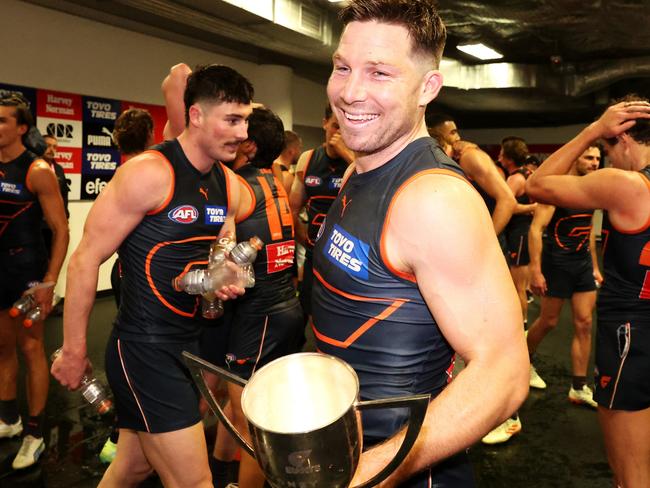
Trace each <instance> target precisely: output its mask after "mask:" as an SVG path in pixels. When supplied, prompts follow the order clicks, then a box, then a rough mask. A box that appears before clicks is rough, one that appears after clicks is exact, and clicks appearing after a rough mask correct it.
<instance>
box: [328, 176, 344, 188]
mask: <svg viewBox="0 0 650 488" xmlns="http://www.w3.org/2000/svg"><path fill="white" fill-rule="evenodd" d="M328 186H329V188H330V190H340V189H341V186H343V178H341V177H334V176H333V177H331V178H330V181H329V185H328Z"/></svg>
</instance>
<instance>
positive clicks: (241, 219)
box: [235, 173, 257, 224]
mask: <svg viewBox="0 0 650 488" xmlns="http://www.w3.org/2000/svg"><path fill="white" fill-rule="evenodd" d="M235 175H236V176H237V178H238V181H239V182H240V183H242V184H243V185H244V188H246V189H247V190H248V193H250V195H251V206H250V207H249V208H248V210H246V213H244V215H242V216H241V217H238V218H236V219H235V224H239V223H240V222H243V221H244V220H246V219H247V218H248V217H250V216H251V214H252V213H253V210H255V205H256V204H257V200H256V199H255V192H254V191H253V189H252V188H251V186H250V185H249V184H248V182H247V181H246V180H245V179H244V178H242V177H241V176H239V175H238V174H237V173H235Z"/></svg>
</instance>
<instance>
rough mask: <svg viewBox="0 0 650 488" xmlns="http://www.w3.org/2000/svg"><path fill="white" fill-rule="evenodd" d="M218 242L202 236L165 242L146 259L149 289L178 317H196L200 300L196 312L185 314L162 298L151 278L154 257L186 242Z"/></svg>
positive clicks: (150, 252)
mask: <svg viewBox="0 0 650 488" xmlns="http://www.w3.org/2000/svg"><path fill="white" fill-rule="evenodd" d="M214 240H216V237H215V236H201V237H190V238H189V239H183V240H180V241H165V242H159V243H158V244H156V245H155V246H154V247H152V248H151V250H150V251H149V253H148V254H147V258H146V259H145V264H144V272H145V275H146V276H147V282H148V283H149V287H150V288H151V291H152V292H153V294H154V295H155V296H156V298H158V300H160V303H162V304H163V305H164V306H165V307H167V308H168V309H169V310H171V311H172V312H174V313H175V314H177V315H181V316H182V317H194V315H195V314H196V311H197V309H198V307H199V302H198V300H197V301H196V304H195V306H194V310H193V311H192V312H185V311H183V310H179V309H178V308H176V307H174V306H173V305H172V304H171V303H169V302H168V301H167V300H166V299H165V297H163V296H162V294H161V293H160V292H159V291H158V288H156V284H155V283H154V282H153V278H152V276H151V261H152V260H153V257H154V256H155V255H156V253H157V252H158V251H159V250H160V249H162V248H163V247H165V246H169V245H170V244H185V243H186V242H195V241H214Z"/></svg>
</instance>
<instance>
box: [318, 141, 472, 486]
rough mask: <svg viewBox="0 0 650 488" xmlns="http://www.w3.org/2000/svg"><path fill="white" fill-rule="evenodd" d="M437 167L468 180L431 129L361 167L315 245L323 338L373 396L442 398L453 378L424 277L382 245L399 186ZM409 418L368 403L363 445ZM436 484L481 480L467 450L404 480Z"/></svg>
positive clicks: (325, 347) (324, 347)
mask: <svg viewBox="0 0 650 488" xmlns="http://www.w3.org/2000/svg"><path fill="white" fill-rule="evenodd" d="M431 173H444V174H450V175H454V176H457V177H460V178H463V179H464V177H463V173H462V170H461V169H460V167H459V166H458V165H457V164H456V163H454V162H453V161H452V160H451V159H449V158H448V157H447V156H446V155H445V154H444V153H443V152H442V150H441V149H440V148H439V147H438V146H437V144H436V143H435V141H434V140H433V139H431V138H429V137H425V138H421V139H418V140H416V141H414V142H412V143H411V144H409V145H408V146H407V147H406V148H405V149H404V150H403V151H402V152H401V153H400V154H399V155H398V156H397V157H395V158H394V159H392V160H391V161H389V162H387V163H386V164H384V165H382V166H380V167H379V168H377V169H374V170H372V171H369V172H366V173H361V174H358V173H353V174H352V175H351V176H350V178H349V180H348V181H347V182H346V184H345V186H344V187H343V189H342V190H341V193H340V195H339V196H338V198H337V199H336V201H335V202H334V204H333V205H332V207H331V208H330V211H329V213H328V215H327V220H326V222H325V224H324V225H323V228H322V234H321V236H320V237H319V238H318V240H317V242H316V246H315V247H314V290H313V293H314V298H313V319H314V334H315V336H316V340H317V346H318V349H319V350H320V351H322V352H324V353H326V354H332V355H334V356H337V357H340V358H342V359H343V360H345V361H347V362H348V363H349V364H350V365H351V366H352V367H353V368H354V370H355V371H356V373H357V375H358V376H359V380H360V386H361V397H362V399H364V400H371V399H380V398H388V397H394V396H399V395H410V394H420V393H431V395H432V397H435V396H437V395H438V394H439V393H440V392H441V391H442V390H443V389H444V388H445V386H446V385H447V383H448V382H449V380H450V378H451V371H452V369H453V357H454V351H453V350H452V348H451V346H450V345H449V344H448V343H447V341H446V340H445V338H444V337H443V335H442V334H441V332H440V330H439V329H438V326H437V324H436V320H435V317H433V316H432V315H431V312H430V311H429V308H428V307H427V305H426V303H425V301H424V298H423V297H422V295H421V294H420V291H419V289H418V285H417V283H416V282H415V277H414V276H411V275H405V274H403V273H399V272H397V271H395V270H394V269H393V268H392V267H391V265H390V263H387V262H386V261H385V260H384V257H383V256H382V254H381V252H380V249H381V244H382V238H383V235H382V233H383V229H384V227H385V225H386V220H387V217H386V216H387V214H388V213H389V210H390V206H391V203H392V202H393V199H394V196H395V194H396V193H397V192H398V191H399V190H400V189H402V188H404V187H405V186H406V185H407V184H408V183H409V182H410V181H412V180H413V179H415V178H417V177H418V176H421V175H427V174H431ZM378 188H380V189H381V191H377V189H378ZM407 416H408V414H407V413H406V412H404V411H403V410H402V409H398V410H396V409H387V410H367V411H365V412H364V414H363V416H362V420H363V434H364V446H366V447H369V446H371V445H373V444H376V443H378V442H381V441H383V440H384V439H386V438H388V437H390V436H391V435H393V434H394V433H395V432H396V431H397V430H399V429H400V427H402V425H403V424H404V423H405V422H406V420H407ZM431 483H433V486H439V487H452V486H453V487H459V486H473V481H472V475H471V469H470V466H469V463H468V461H467V459H466V454H465V453H462V454H460V455H457V456H454V457H452V458H450V459H449V460H447V461H444V462H442V463H440V464H438V465H436V466H434V467H432V468H431V469H430V470H426V471H425V472H423V473H421V474H418V475H416V476H415V477H413V478H412V479H410V480H409V481H408V482H406V483H404V484H403V485H402V486H404V487H418V488H419V487H428V486H431ZM436 483H439V484H436Z"/></svg>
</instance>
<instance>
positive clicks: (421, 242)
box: [353, 175, 529, 487]
mask: <svg viewBox="0 0 650 488" xmlns="http://www.w3.org/2000/svg"><path fill="white" fill-rule="evenodd" d="M393 205H394V210H393V213H392V215H391V216H390V220H389V223H388V229H387V235H386V253H387V255H388V257H389V260H390V261H391V263H392V264H393V266H395V267H396V269H398V270H400V271H404V272H412V273H414V274H415V277H416V279H417V283H418V286H419V288H420V290H421V292H422V295H423V297H424V299H425V300H426V303H427V305H428V306H429V309H430V310H431V313H432V314H433V316H434V317H435V318H436V322H437V323H438V326H439V327H440V330H441V331H442V333H443V335H444V336H445V338H446V339H447V340H448V341H449V343H450V344H451V346H452V347H453V348H454V349H455V350H456V351H457V352H458V354H460V355H461V356H462V357H463V358H465V360H466V367H465V369H463V371H461V372H460V374H459V375H458V376H457V377H456V378H455V379H454V381H452V382H451V383H450V384H449V385H448V386H447V388H445V389H444V390H443V392H442V393H441V394H440V395H438V397H436V398H435V399H434V400H433V401H432V402H431V403H430V405H429V407H428V410H427V414H426V417H425V420H424V424H423V427H422V431H421V432H420V435H419V437H418V439H417V441H416V443H415V445H414V447H413V449H412V450H411V452H410V454H409V456H408V457H407V458H406V460H405V461H404V462H403V463H402V464H401V465H400V467H399V468H398V469H397V470H396V471H395V473H394V474H393V475H391V476H390V477H389V478H388V480H387V481H386V483H385V484H382V486H386V487H393V486H396V485H397V484H398V483H399V482H401V481H403V480H404V479H406V478H408V477H409V476H410V475H412V474H413V473H415V472H418V471H420V470H422V469H424V468H426V467H427V466H429V465H431V464H433V463H436V462H439V461H441V460H442V459H444V458H446V457H448V456H450V455H452V454H454V453H456V452H458V451H460V450H462V449H464V448H465V447H467V446H469V445H471V444H473V443H474V442H476V441H477V440H479V439H480V438H481V436H482V435H484V434H485V433H486V432H487V431H489V429H491V428H492V427H494V426H495V425H496V424H498V423H499V422H500V421H502V420H503V419H505V418H507V417H508V416H509V415H510V414H511V413H512V412H513V411H514V410H515V409H516V408H517V407H518V406H519V405H520V404H521V402H523V400H524V399H525V397H526V394H527V392H528V364H529V362H528V353H527V350H526V344H525V341H524V335H523V330H522V328H521V309H520V307H519V304H518V301H517V296H516V293H515V289H514V285H513V283H512V279H511V278H510V275H509V273H508V268H507V266H506V263H505V260H504V258H503V255H502V254H501V251H500V249H499V245H498V242H497V239H496V236H495V235H494V231H493V229H492V225H491V224H490V219H489V215H488V213H487V211H486V210H485V206H484V205H483V203H482V202H481V200H480V197H479V196H478V195H477V194H476V193H475V192H474V191H472V189H471V188H470V187H469V186H468V185H467V183H466V182H464V181H461V180H460V179H456V178H453V177H450V176H442V175H432V176H425V177H421V178H419V179H418V180H416V181H415V182H414V183H412V184H411V185H409V187H408V189H407V190H405V191H404V192H403V193H402V194H401V195H400V196H399V197H397V199H396V201H395V202H394V204H393ZM431 209H436V211H435V212H432V211H431ZM414 228H435V229H439V231H440V232H436V233H435V234H428V237H427V238H423V234H422V233H414V232H413V229H414ZM432 256H435V257H436V258H435V259H432V258H431V257H432ZM468 304H469V306H468ZM404 433H405V431H404V430H402V431H401V432H400V433H399V434H397V435H396V436H394V437H393V438H391V439H389V440H388V441H387V442H385V443H383V444H381V445H379V446H377V447H376V448H373V449H370V450H369V451H366V452H365V453H363V455H362V462H361V464H360V468H359V470H358V471H357V474H356V475H355V480H354V483H353V484H356V483H357V482H359V481H363V480H365V479H367V478H368V477H369V476H370V475H371V474H373V473H375V472H377V471H379V469H380V468H381V467H383V466H384V465H385V464H386V463H387V461H388V460H389V459H391V458H392V456H393V455H394V454H395V453H396V452H397V449H398V447H399V445H400V444H401V442H402V439H403V437H404Z"/></svg>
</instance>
